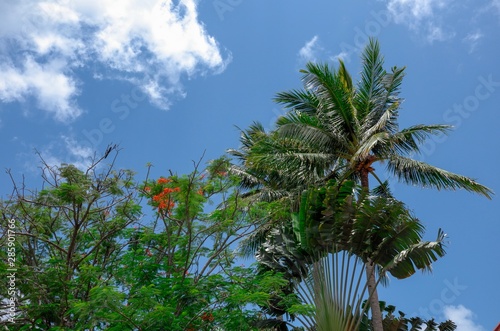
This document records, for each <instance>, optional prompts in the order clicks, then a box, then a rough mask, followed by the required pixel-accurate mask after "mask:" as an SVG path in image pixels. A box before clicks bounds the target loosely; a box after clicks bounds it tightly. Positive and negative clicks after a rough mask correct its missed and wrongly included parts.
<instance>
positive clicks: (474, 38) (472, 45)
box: [463, 30, 483, 53]
mask: <svg viewBox="0 0 500 331" xmlns="http://www.w3.org/2000/svg"><path fill="white" fill-rule="evenodd" d="M482 38H483V33H482V32H481V30H476V31H474V32H470V33H469V34H467V36H465V38H464V39H463V42H464V43H466V44H467V45H469V53H472V52H474V50H475V49H476V47H477V45H478V44H479V41H480V40H481V39H482Z"/></svg>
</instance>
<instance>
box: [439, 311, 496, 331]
mask: <svg viewBox="0 0 500 331" xmlns="http://www.w3.org/2000/svg"><path fill="white" fill-rule="evenodd" d="M444 316H445V318H446V319H450V320H452V321H453V322H455V324H457V329H456V331H486V329H485V328H484V327H482V326H481V325H479V324H476V322H474V318H475V315H474V313H473V312H472V311H471V310H469V309H467V308H465V307H464V306H462V305H459V306H446V307H444Z"/></svg>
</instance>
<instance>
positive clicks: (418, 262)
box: [383, 229, 446, 279]
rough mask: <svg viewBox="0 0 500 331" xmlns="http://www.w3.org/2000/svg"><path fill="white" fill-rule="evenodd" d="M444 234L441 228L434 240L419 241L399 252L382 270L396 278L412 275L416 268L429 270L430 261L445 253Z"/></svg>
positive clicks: (430, 268)
mask: <svg viewBox="0 0 500 331" xmlns="http://www.w3.org/2000/svg"><path fill="white" fill-rule="evenodd" d="M445 237H446V235H445V234H444V233H443V231H442V230H441V229H439V231H438V237H437V239H436V241H427V242H419V243H417V244H414V245H411V246H410V247H409V248H407V249H405V250H402V251H401V252H399V253H398V254H397V255H396V256H395V257H394V259H393V260H392V261H391V262H390V263H389V264H387V265H386V266H385V267H384V269H383V271H384V272H389V273H391V275H393V276H394V277H396V278H398V279H402V278H407V277H409V276H411V275H413V274H414V273H415V272H416V271H417V269H418V270H422V271H431V270H432V263H433V262H435V261H436V260H437V259H438V258H439V257H443V256H444V255H445V250H444V248H443V240H444V239H445Z"/></svg>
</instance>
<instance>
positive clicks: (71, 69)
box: [0, 0, 500, 331]
mask: <svg viewBox="0 0 500 331" xmlns="http://www.w3.org/2000/svg"><path fill="white" fill-rule="evenodd" d="M499 31H500V1H499V0H464V1H452V0H379V1H366V0H353V1H319V0H311V1H307V2H306V1H283V0H281V1H279V0H278V1H263V0H200V1H193V0H186V1H155V0H142V1H139V0H135V1H134V0H126V1H125V0H124V1H120V2H119V4H117V2H116V1H111V0H101V1H97V0H85V1H84V0H75V1H69V0H54V1H35V0H7V1H2V2H0V72H1V75H0V138H1V141H2V145H1V154H2V157H1V159H0V160H1V163H0V165H1V166H2V168H10V169H12V173H13V175H14V176H15V178H16V179H18V180H20V179H21V176H22V175H24V176H25V179H26V183H27V184H28V186H36V185H37V183H38V180H39V172H38V169H37V166H38V165H39V161H38V159H37V156H36V154H35V153H34V150H35V149H36V150H38V151H39V152H40V153H41V154H42V155H43V157H44V158H45V159H46V161H47V162H49V163H50V164H58V163H61V162H72V163H76V164H78V165H79V166H82V167H84V166H85V164H87V163H88V160H89V157H91V156H92V155H93V153H94V151H97V152H98V153H102V152H103V151H104V149H105V148H106V146H107V145H108V144H109V143H118V144H120V146H121V147H122V148H123V150H122V151H121V153H120V157H119V161H118V163H119V166H121V167H126V168H130V169H133V170H135V171H137V172H138V178H139V179H141V178H143V176H144V174H145V169H146V168H145V165H146V163H148V162H151V163H153V165H154V168H153V176H160V175H163V174H166V173H167V171H168V169H172V170H173V171H176V172H179V173H186V172H189V171H190V170H191V169H192V161H193V160H198V159H200V157H201V156H202V155H203V153H205V160H209V159H211V158H215V157H218V156H220V155H222V154H223V153H224V152H225V150H226V149H227V148H235V147H238V139H239V132H238V129H237V128H236V127H240V128H246V127H247V126H248V125H249V124H251V123H252V122H253V121H255V120H257V121H260V122H262V123H263V124H264V126H265V127H267V128H269V129H271V128H272V124H273V122H274V120H275V119H276V118H277V117H278V116H279V115H280V114H282V110H281V109H280V108H279V106H278V105H276V104H274V103H273V102H272V100H271V99H272V97H273V96H274V95H275V94H276V93H277V92H280V91H283V90H288V89H292V88H298V87H300V86H301V85H300V74H299V72H298V71H299V69H301V68H302V67H303V66H304V65H305V63H306V62H307V61H310V60H312V61H328V62H330V63H335V61H336V60H337V59H338V58H342V59H344V61H345V62H346V64H347V67H348V69H349V70H350V71H351V73H352V74H353V76H354V77H356V78H357V73H358V72H359V68H360V63H359V54H360V51H361V49H362V48H363V46H364V44H365V43H366V41H367V40H368V36H374V37H377V38H378V39H379V40H380V43H381V46H382V52H383V53H384V54H385V58H386V67H387V68H390V67H391V66H395V65H397V66H407V71H406V74H407V76H406V78H405V81H404V83H403V86H402V96H403V97H404V98H405V102H404V104H403V106H402V110H401V116H400V121H401V122H400V124H401V127H405V126H409V125H413V124H418V123H425V124H431V123H444V124H451V125H454V126H455V130H454V131H453V132H452V133H451V134H450V135H449V136H447V137H438V138H436V139H434V140H431V141H429V142H428V143H427V144H426V145H425V146H424V148H423V150H424V153H423V155H421V156H419V157H418V158H420V159H421V160H425V161H426V162H429V163H432V164H434V165H437V166H439V167H442V168H445V169H447V170H450V171H453V172H457V173H461V174H464V175H467V176H470V177H473V178H475V179H477V180H478V181H480V182H481V183H482V184H484V185H487V186H489V187H490V188H492V189H493V190H494V191H495V192H500V179H499V176H498V163H499V162H500V148H499V142H500V130H498V127H499V126H500V117H499V116H497V113H498V111H499V105H500V65H499V59H500V33H499ZM393 185H394V192H395V194H396V196H397V197H398V198H399V199H401V200H403V201H405V202H406V203H407V204H408V205H409V206H410V208H412V209H413V211H414V212H415V214H416V216H417V217H419V218H420V219H421V220H422V221H423V222H424V224H425V225H426V226H427V229H428V233H427V239H434V237H435V235H436V233H437V229H438V228H440V227H442V228H443V229H444V230H445V232H446V233H448V236H449V243H448V249H447V251H448V254H447V256H446V257H445V258H443V259H442V260H440V261H438V263H436V264H435V266H434V272H433V273H432V274H417V275H415V276H413V277H411V278H410V279H407V280H404V281H398V280H392V281H391V285H390V286H389V287H388V288H386V289H382V290H381V299H383V300H386V301H388V302H389V303H391V304H395V305H397V307H398V308H399V309H401V310H403V311H405V312H406V313H408V314H412V313H413V314H419V315H420V316H422V317H425V318H429V317H435V318H437V319H444V318H452V319H454V320H455V321H456V322H457V323H458V324H459V329H458V330H459V331H483V330H487V331H488V330H492V329H493V327H494V326H495V325H496V324H497V323H498V322H500V310H499V308H498V305H497V304H496V302H497V301H498V297H500V285H499V283H498V275H499V274H500V250H499V249H498V245H499V244H498V243H499V240H498V235H499V234H500V222H499V218H500V217H499V216H498V215H500V205H499V203H498V197H494V199H493V200H491V201H490V200H487V199H485V198H482V197H479V196H475V195H472V194H469V193H466V192H435V191H432V190H427V189H420V188H416V187H407V186H404V185H400V184H398V183H396V182H393ZM0 187H1V191H0V192H1V193H2V194H7V193H8V192H9V191H10V189H11V184H10V179H9V177H8V176H7V175H5V174H4V175H0Z"/></svg>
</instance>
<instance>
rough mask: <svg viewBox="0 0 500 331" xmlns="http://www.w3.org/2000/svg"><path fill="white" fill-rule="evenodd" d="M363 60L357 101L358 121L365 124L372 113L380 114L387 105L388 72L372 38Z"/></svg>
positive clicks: (364, 52)
mask: <svg viewBox="0 0 500 331" xmlns="http://www.w3.org/2000/svg"><path fill="white" fill-rule="evenodd" d="M361 58H362V63H363V70H362V71H361V80H360V82H359V83H358V89H357V93H356V97H355V100H356V108H357V110H358V119H359V120H360V122H361V123H363V122H364V119H365V118H366V116H367V115H368V114H369V113H370V112H379V111H380V110H381V108H383V106H384V104H385V102H384V100H385V86H384V77H385V74H386V72H385V70H384V68H383V64H384V58H383V56H382V55H381V54H380V45H379V43H378V42H377V41H376V40H375V39H373V38H370V41H369V42H368V45H367V46H366V47H365V49H364V51H363V54H362V56H361Z"/></svg>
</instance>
